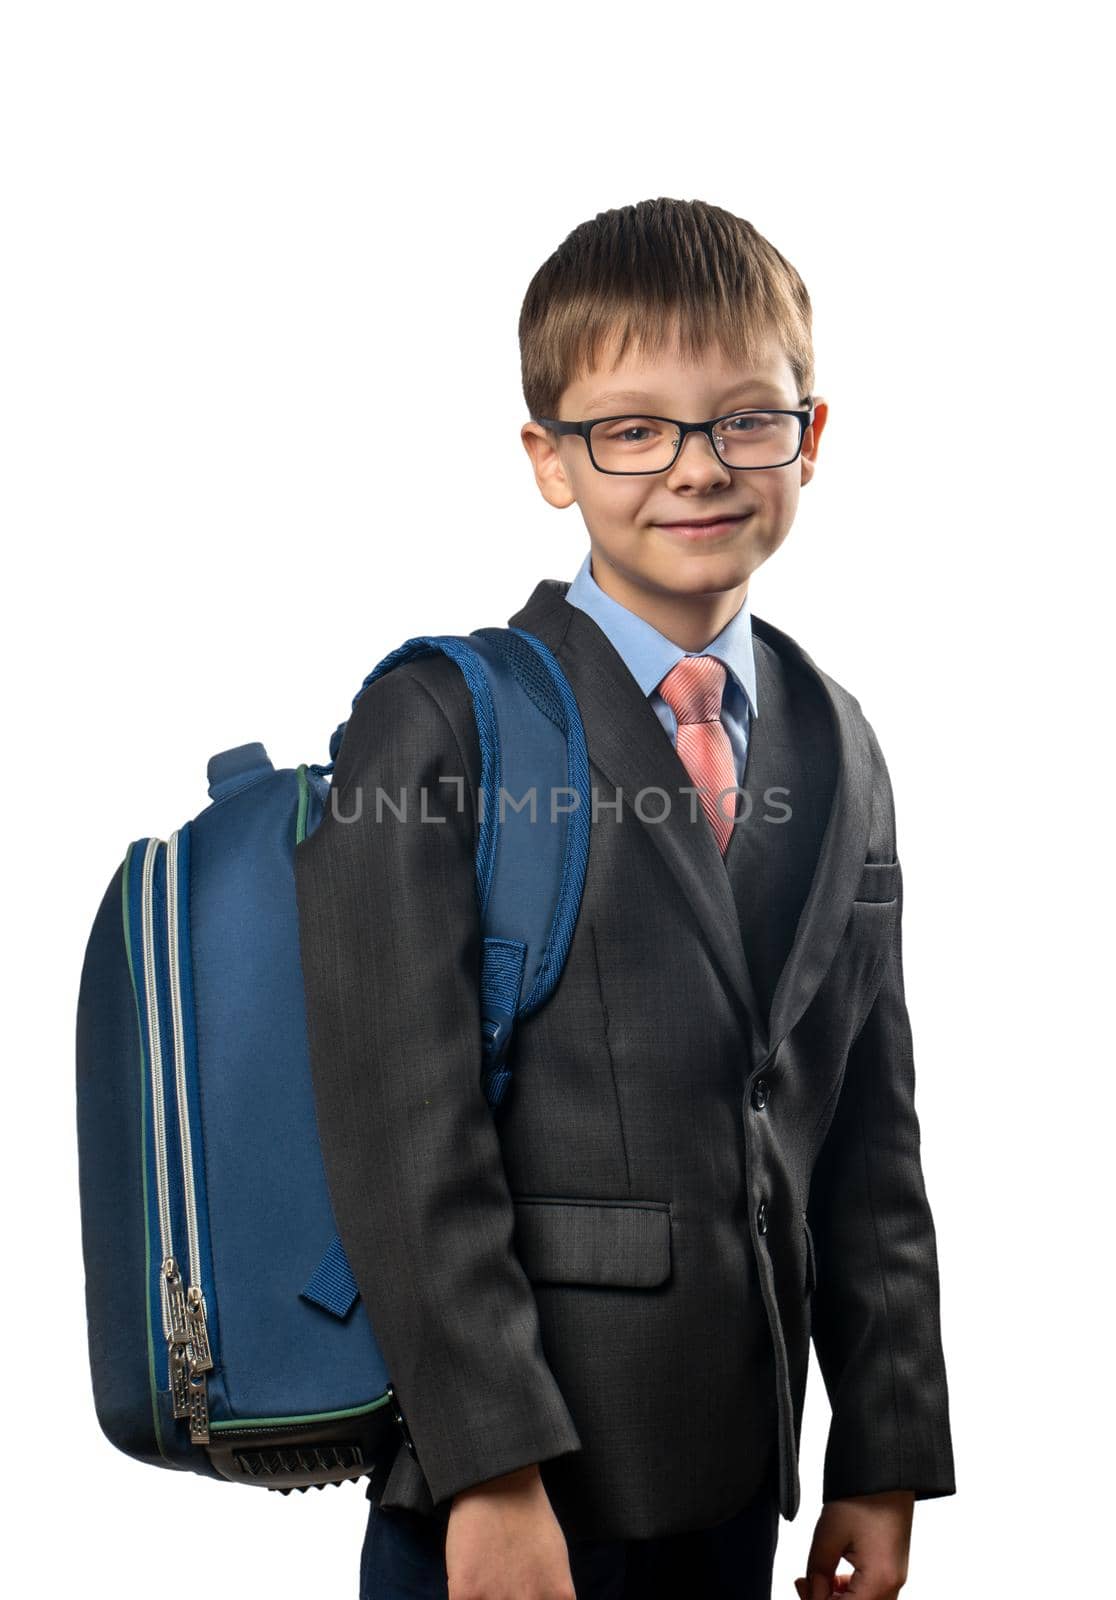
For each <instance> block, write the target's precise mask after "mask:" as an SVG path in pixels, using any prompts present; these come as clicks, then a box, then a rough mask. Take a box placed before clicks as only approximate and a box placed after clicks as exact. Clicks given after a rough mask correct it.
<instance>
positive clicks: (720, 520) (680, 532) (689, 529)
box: [655, 511, 752, 539]
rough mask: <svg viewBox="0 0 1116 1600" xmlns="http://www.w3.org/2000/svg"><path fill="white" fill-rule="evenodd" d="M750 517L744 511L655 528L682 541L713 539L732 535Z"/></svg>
mask: <svg viewBox="0 0 1116 1600" xmlns="http://www.w3.org/2000/svg"><path fill="white" fill-rule="evenodd" d="M751 515H752V513H751V512H750V511H744V512H741V513H740V514H739V515H737V516H728V515H725V516H720V517H690V518H688V519H687V520H686V521H685V522H657V523H656V524H655V526H656V527H657V528H661V529H662V531H663V532H664V533H673V534H675V535H676V536H677V537H679V538H682V539H715V538H718V537H720V536H721V535H723V534H728V533H734V532H735V531H736V529H737V528H739V527H741V526H742V524H743V523H745V522H746V521H747V519H748V518H749V517H750V516H751Z"/></svg>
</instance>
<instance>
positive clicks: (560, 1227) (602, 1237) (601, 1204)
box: [514, 1195, 670, 1289]
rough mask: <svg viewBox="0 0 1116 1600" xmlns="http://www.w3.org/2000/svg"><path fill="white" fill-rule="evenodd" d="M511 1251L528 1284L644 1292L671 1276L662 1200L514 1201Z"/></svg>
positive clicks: (666, 1210)
mask: <svg viewBox="0 0 1116 1600" xmlns="http://www.w3.org/2000/svg"><path fill="white" fill-rule="evenodd" d="M514 1202H515V1251H516V1254H517V1255H518V1257H519V1259H520V1261H521V1262H522V1264H523V1270H524V1272H526V1274H527V1276H528V1278H530V1279H531V1281H532V1282H542V1283H546V1282H551V1283H603V1284H616V1285H618V1286H621V1287H628V1288H632V1289H647V1288H651V1287H652V1286H653V1285H655V1284H657V1283H662V1282H663V1281H664V1280H665V1279H666V1278H668V1277H669V1276H670V1204H669V1202H668V1201H666V1200H578V1199H570V1198H568V1197H566V1196H561V1197H559V1196H553V1197H551V1196H548V1195H517V1196H515V1197H514Z"/></svg>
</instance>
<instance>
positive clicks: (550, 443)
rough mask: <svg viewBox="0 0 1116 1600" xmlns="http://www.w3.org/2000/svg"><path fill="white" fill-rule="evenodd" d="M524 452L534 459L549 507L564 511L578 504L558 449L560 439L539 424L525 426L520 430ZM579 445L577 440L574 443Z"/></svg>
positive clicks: (540, 487) (536, 476) (540, 490)
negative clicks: (567, 507) (575, 501)
mask: <svg viewBox="0 0 1116 1600" xmlns="http://www.w3.org/2000/svg"><path fill="white" fill-rule="evenodd" d="M519 437H520V438H521V439H522V441H523V448H524V449H525V450H526V452H527V454H528V455H529V456H530V457H531V465H532V467H533V468H534V469H535V482H536V483H537V484H538V486H539V493H540V494H541V495H542V497H543V499H544V500H545V501H547V503H548V504H549V505H552V506H556V507H557V509H558V510H559V511H562V510H564V509H565V508H566V506H572V505H573V503H574V492H573V487H572V485H571V483H570V481H569V478H568V477H567V476H566V469H565V466H564V465H563V462H562V457H561V454H560V452H559V448H558V440H557V438H556V437H555V436H554V435H553V434H552V433H550V432H549V430H548V429H546V428H544V427H543V426H542V424H541V423H539V422H525V423H524V424H523V426H522V428H521V429H520V430H519ZM574 442H575V443H576V442H577V441H576V440H575V441H574Z"/></svg>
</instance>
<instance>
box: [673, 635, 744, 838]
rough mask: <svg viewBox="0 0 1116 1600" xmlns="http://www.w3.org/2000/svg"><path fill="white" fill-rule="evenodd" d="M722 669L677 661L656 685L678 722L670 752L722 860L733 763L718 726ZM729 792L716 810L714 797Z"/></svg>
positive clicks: (696, 659) (732, 797)
mask: <svg viewBox="0 0 1116 1600" xmlns="http://www.w3.org/2000/svg"><path fill="white" fill-rule="evenodd" d="M726 675H727V668H726V667H725V664H724V662H723V661H718V660H717V658H716V656H683V657H682V659H681V661H679V662H678V663H677V664H676V665H675V666H673V667H672V668H671V669H670V671H669V672H668V673H667V675H666V677H665V678H664V679H663V681H662V682H661V683H660V684H659V686H658V689H659V693H660V694H661V695H662V697H663V699H664V700H665V701H666V703H667V705H668V706H669V707H670V708H671V710H672V711H673V712H674V714H675V716H676V717H677V718H678V733H677V736H676V738H675V741H674V748H675V749H676V750H677V751H678V754H679V756H680V757H681V758H682V763H683V765H684V766H685V768H686V771H687V772H688V773H689V774H690V777H691V778H692V779H693V781H694V787H695V788H698V789H702V788H703V786H704V788H703V792H702V794H701V796H700V799H701V803H702V807H703V808H704V811H705V814H706V816H707V817H708V818H709V823H710V826H711V827H712V829H713V832H714V834H715V835H716V839H717V846H718V848H719V850H720V852H721V854H722V855H724V853H725V850H726V849H727V848H728V842H729V840H730V839H731V838H732V826H733V817H734V815H735V812H736V793H735V787H736V760H735V758H734V756H733V753H732V744H731V742H730V740H729V736H728V734H727V733H726V732H725V729H724V725H723V724H722V722H721V697H722V695H723V693H724V688H725V678H726ZM725 789H727V790H730V791H731V792H730V793H728V794H725V795H724V796H723V798H722V800H721V806H722V807H723V810H722V809H720V808H719V807H718V801H717V797H718V795H720V794H721V792H722V790H725Z"/></svg>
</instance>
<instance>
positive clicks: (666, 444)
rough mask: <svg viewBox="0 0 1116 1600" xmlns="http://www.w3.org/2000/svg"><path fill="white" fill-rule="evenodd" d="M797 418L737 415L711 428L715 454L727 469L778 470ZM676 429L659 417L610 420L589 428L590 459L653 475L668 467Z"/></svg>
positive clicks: (793, 446) (794, 441)
mask: <svg viewBox="0 0 1116 1600" xmlns="http://www.w3.org/2000/svg"><path fill="white" fill-rule="evenodd" d="M800 434H801V429H800V427H799V422H798V418H797V417H788V416H786V415H784V414H783V413H782V412H778V411H739V412H735V413H734V414H733V415H732V416H731V417H722V419H721V421H720V422H718V424H717V426H716V427H715V428H714V429H713V435H714V438H715V439H716V442H717V452H718V454H719V455H720V456H721V459H722V460H723V461H725V462H726V463H727V465H729V466H732V467H752V468H763V467H781V466H784V465H785V464H786V463H787V462H788V461H792V460H793V459H794V457H795V455H796V453H797V451H798V443H799V437H800ZM677 444H678V429H677V428H675V427H674V426H673V425H672V424H671V423H669V422H664V421H663V420H662V419H661V418H660V417H613V418H612V419H611V420H610V421H607V422H597V423H595V424H594V425H593V427H592V429H591V430H590V445H591V447H592V451H593V459H594V461H595V462H596V463H597V466H598V467H599V468H600V469H601V471H602V472H656V471H661V470H662V468H664V467H669V466H670V464H671V462H672V461H673V459H674V455H675V450H676V447H677Z"/></svg>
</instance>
